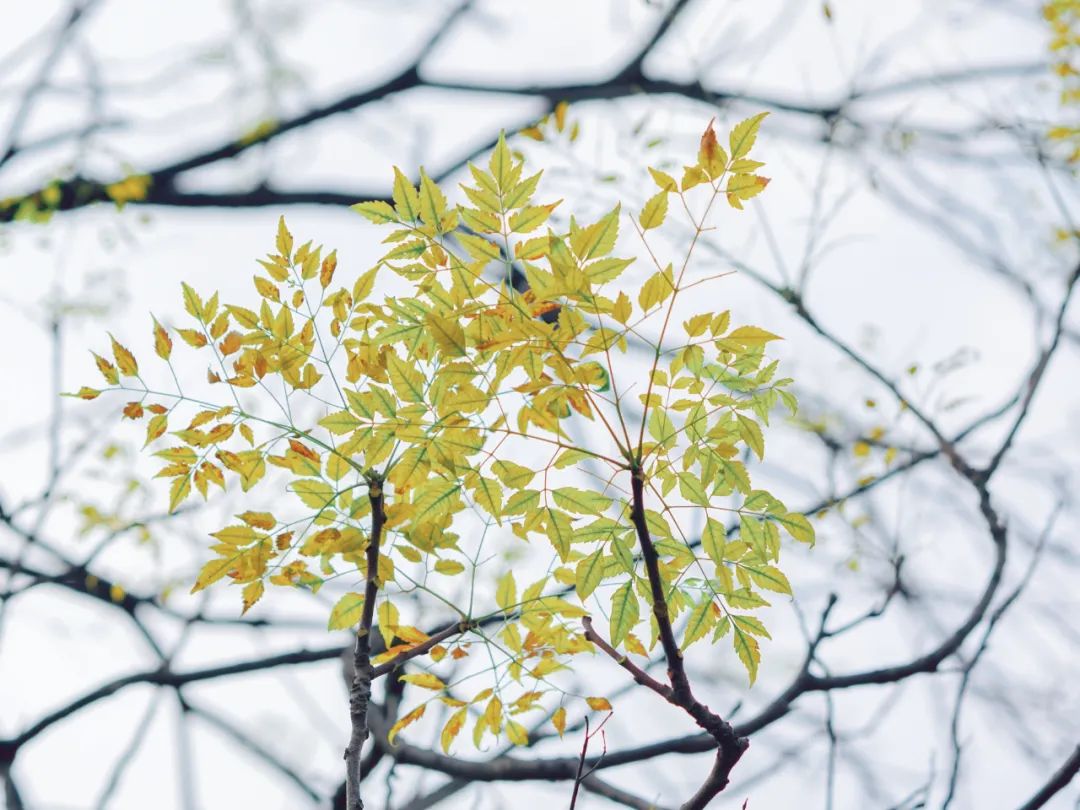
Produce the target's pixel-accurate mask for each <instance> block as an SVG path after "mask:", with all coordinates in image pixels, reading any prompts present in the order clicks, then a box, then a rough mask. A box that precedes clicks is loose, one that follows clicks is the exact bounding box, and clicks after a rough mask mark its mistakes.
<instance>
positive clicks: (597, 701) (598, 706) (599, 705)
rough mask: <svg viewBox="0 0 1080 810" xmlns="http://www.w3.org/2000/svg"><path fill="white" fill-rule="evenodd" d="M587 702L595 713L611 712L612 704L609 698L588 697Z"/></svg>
mask: <svg viewBox="0 0 1080 810" xmlns="http://www.w3.org/2000/svg"><path fill="white" fill-rule="evenodd" d="M585 702H586V703H588V704H589V708H590V709H592V710H593V711H594V712H610V711H611V703H610V702H609V701H608V699H607V698H602V697H587V698H585Z"/></svg>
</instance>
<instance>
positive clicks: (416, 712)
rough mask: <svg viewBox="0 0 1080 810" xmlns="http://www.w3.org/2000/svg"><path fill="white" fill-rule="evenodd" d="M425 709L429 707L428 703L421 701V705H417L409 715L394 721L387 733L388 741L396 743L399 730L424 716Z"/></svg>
mask: <svg viewBox="0 0 1080 810" xmlns="http://www.w3.org/2000/svg"><path fill="white" fill-rule="evenodd" d="M425 709H427V704H426V703H421V704H420V705H419V706H417V707H416V708H415V709H413V710H412V711H411V712H409V713H408V714H407V715H405V716H404V717H402V718H401V719H400V720H398V721H397V722H396V723H394V725H393V726H391V727H390V733H389V734H387V735H386V741H387V742H388V743H390V745H393V744H394V738H395V737H397V735H398V732H400V731H401V730H402V729H403V728H405V727H406V726H410V725H412V724H413V723H415V722H416V721H417V720H419V719H420V718H421V717H423V716H424V710H425Z"/></svg>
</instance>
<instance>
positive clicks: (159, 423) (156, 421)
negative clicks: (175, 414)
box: [143, 413, 169, 447]
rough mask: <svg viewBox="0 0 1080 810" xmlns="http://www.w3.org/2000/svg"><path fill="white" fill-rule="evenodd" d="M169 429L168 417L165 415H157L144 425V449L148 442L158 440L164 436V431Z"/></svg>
mask: <svg viewBox="0 0 1080 810" xmlns="http://www.w3.org/2000/svg"><path fill="white" fill-rule="evenodd" d="M168 429H169V417H168V416H167V415H166V414H163V413H159V414H158V415H157V416H154V417H153V418H151V419H150V421H149V422H147V423H146V441H145V442H143V447H146V446H147V445H148V444H150V442H152V441H154V440H155V439H159V438H161V437H162V436H164V435H165V431H166V430H168Z"/></svg>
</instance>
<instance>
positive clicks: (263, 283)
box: [253, 276, 281, 302]
mask: <svg viewBox="0 0 1080 810" xmlns="http://www.w3.org/2000/svg"><path fill="white" fill-rule="evenodd" d="M253 278H254V280H255V289H256V290H258V292H259V295H261V296H262V297H263V298H268V299H269V300H271V301H274V302H278V301H281V293H280V292H278V288H277V287H275V286H274V285H273V284H272V283H271V282H269V281H267V280H266V279H265V278H263V277H262V276H253Z"/></svg>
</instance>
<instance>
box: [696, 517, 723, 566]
mask: <svg viewBox="0 0 1080 810" xmlns="http://www.w3.org/2000/svg"><path fill="white" fill-rule="evenodd" d="M726 544H727V531H726V530H725V529H724V524H723V523H721V522H720V521H719V520H714V519H713V518H705V529H704V531H702V533H701V547H702V549H704V551H705V553H706V554H708V555H709V559H710V560H712V561H713V562H714V563H716V564H717V565H723V564H724V546H725V545H726Z"/></svg>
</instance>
